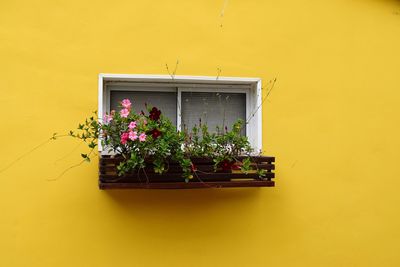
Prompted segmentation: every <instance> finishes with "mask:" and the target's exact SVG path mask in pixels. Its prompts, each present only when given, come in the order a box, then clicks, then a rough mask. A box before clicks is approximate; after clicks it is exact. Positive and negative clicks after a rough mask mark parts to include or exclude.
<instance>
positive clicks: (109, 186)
mask: <svg viewBox="0 0 400 267" xmlns="http://www.w3.org/2000/svg"><path fill="white" fill-rule="evenodd" d="M272 186H275V182H273V181H267V180H263V181H257V180H250V181H218V182H206V183H202V182H188V183H185V182H168V183H104V182H101V181H100V183H99V187H100V189H195V188H225V187H272Z"/></svg>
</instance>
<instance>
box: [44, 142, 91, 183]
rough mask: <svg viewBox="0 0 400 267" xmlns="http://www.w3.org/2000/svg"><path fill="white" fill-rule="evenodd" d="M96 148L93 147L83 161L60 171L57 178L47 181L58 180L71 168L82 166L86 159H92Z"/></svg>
mask: <svg viewBox="0 0 400 267" xmlns="http://www.w3.org/2000/svg"><path fill="white" fill-rule="evenodd" d="M93 151H94V148H92V149H91V150H90V151H89V153H88V154H87V156H86V158H85V159H83V160H82V161H81V162H79V163H77V164H75V165H72V166H71V167H68V168H66V169H65V170H64V171H63V172H62V173H60V175H58V176H57V177H56V178H48V179H46V180H47V181H57V180H58V179H60V178H61V177H62V176H63V175H64V174H65V173H67V172H68V171H70V170H71V169H74V168H76V167H79V166H81V165H82V164H83V163H84V162H85V161H90V155H91V154H92V153H93Z"/></svg>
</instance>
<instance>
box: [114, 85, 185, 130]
mask: <svg viewBox="0 0 400 267" xmlns="http://www.w3.org/2000/svg"><path fill="white" fill-rule="evenodd" d="M110 97H111V99H110V110H113V109H114V110H120V108H119V105H120V102H121V101H122V100H123V99H125V98H127V99H129V100H131V102H132V109H133V110H134V111H135V112H137V113H139V112H140V111H141V110H143V111H144V112H145V113H146V112H147V110H146V107H145V103H147V105H148V106H149V107H152V106H153V107H157V108H158V109H160V110H161V112H162V114H163V115H164V116H166V117H168V118H169V119H170V120H171V121H172V123H173V124H174V125H175V126H176V109H177V106H176V103H177V99H176V92H155V91H111V92H110ZM146 114H147V113H146Z"/></svg>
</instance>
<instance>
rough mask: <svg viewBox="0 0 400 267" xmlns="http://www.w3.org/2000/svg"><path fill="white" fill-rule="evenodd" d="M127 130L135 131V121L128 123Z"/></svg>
mask: <svg viewBox="0 0 400 267" xmlns="http://www.w3.org/2000/svg"><path fill="white" fill-rule="evenodd" d="M128 128H129V129H131V130H132V129H135V128H136V121H131V123H129V126H128Z"/></svg>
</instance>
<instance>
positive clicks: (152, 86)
mask: <svg viewBox="0 0 400 267" xmlns="http://www.w3.org/2000/svg"><path fill="white" fill-rule="evenodd" d="M109 83H112V84H113V85H118V84H121V85H127V84H129V86H140V91H146V90H149V91H164V92H177V128H178V130H180V129H181V114H180V110H181V108H180V105H181V92H188V91H190V92H218V93H245V94H246V121H248V124H246V135H247V137H248V139H249V142H250V144H251V146H252V147H253V148H254V150H255V152H259V151H261V149H262V106H261V104H262V92H261V79H260V78H242V77H212V76H181V75H176V76H170V75H147V74H106V73H100V74H99V84H98V97H99V100H98V101H99V102H98V114H99V119H100V120H101V118H102V117H103V115H104V113H105V112H109V111H110V92H111V89H110V88H107V85H108V84H109ZM167 87H170V88H171V89H169V88H167ZM122 90H127V91H133V90H132V87H130V88H127V89H118V91H122ZM98 147H99V151H100V152H101V151H102V146H101V144H99V146H98Z"/></svg>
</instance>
